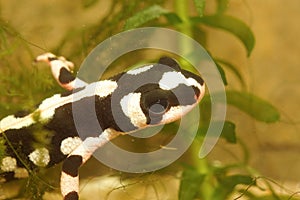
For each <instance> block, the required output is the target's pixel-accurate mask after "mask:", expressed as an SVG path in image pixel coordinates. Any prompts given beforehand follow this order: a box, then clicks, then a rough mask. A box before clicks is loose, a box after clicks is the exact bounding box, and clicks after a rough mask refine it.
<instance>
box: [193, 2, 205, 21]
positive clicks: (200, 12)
mask: <svg viewBox="0 0 300 200" xmlns="http://www.w3.org/2000/svg"><path fill="white" fill-rule="evenodd" d="M205 2H206V0H194V4H195V6H196V10H197V12H198V15H199V16H200V17H202V16H203V15H204V9H205Z"/></svg>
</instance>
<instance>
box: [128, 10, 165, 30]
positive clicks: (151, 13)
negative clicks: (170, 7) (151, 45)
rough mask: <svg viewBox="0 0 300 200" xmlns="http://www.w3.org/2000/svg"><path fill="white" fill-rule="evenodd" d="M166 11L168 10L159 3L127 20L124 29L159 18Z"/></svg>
mask: <svg viewBox="0 0 300 200" xmlns="http://www.w3.org/2000/svg"><path fill="white" fill-rule="evenodd" d="M165 13H167V10H165V9H163V8H162V7H160V6H159V5H153V6H150V7H148V8H146V9H144V10H142V11H141V12H138V13H136V14H135V15H133V16H132V17H130V18H129V19H128V20H126V22H125V26H124V30H129V29H133V28H137V27H139V26H141V25H143V24H145V23H147V22H149V21H151V20H153V19H156V18H159V17H160V16H162V15H164V14H165Z"/></svg>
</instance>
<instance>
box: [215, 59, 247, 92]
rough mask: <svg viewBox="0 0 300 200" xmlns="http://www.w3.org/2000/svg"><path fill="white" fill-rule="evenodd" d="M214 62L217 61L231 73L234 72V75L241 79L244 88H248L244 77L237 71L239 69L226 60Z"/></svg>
mask: <svg viewBox="0 0 300 200" xmlns="http://www.w3.org/2000/svg"><path fill="white" fill-rule="evenodd" d="M214 60H215V61H217V62H218V63H219V64H222V65H224V66H226V67H227V68H228V69H229V70H230V71H232V72H233V73H234V75H235V76H236V77H237V78H238V79H239V81H240V82H241V84H242V86H243V87H246V83H245V81H244V79H243V77H242V75H241V74H240V72H239V71H238V70H237V67H235V66H234V65H233V64H231V63H229V62H227V61H225V60H222V59H218V58H214Z"/></svg>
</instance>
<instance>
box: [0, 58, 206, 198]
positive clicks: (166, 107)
mask: <svg viewBox="0 0 300 200" xmlns="http://www.w3.org/2000/svg"><path fill="white" fill-rule="evenodd" d="M36 61H43V62H46V63H48V64H49V65H50V67H51V71H52V74H53V76H54V78H55V79H56V81H57V82H58V83H59V85H60V86H62V87H63V88H65V89H66V90H68V92H66V93H64V94H55V95H53V96H52V97H49V98H47V99H45V100H43V101H42V102H41V103H40V104H39V105H38V107H37V108H36V110H35V111H34V112H32V113H29V114H26V115H24V114H23V115H20V114H18V115H17V114H16V115H9V116H7V117H5V118H3V119H2V120H1V121H0V137H3V138H4V139H5V145H6V147H7V148H6V156H5V157H4V158H3V159H2V160H0V179H1V180H2V181H5V180H10V179H13V178H23V177H26V176H28V172H27V170H26V169H34V168H36V167H51V166H53V165H55V164H57V163H60V162H63V165H62V173H61V180H60V187H61V193H62V195H63V197H64V199H65V200H76V199H78V198H79V194H78V192H79V174H78V169H79V168H80V166H82V165H83V164H84V163H85V162H86V161H87V160H88V159H89V158H90V157H91V156H92V154H93V152H94V151H95V150H96V149H97V148H99V147H101V146H103V145H104V144H105V143H107V142H109V141H111V140H112V139H113V138H115V137H117V136H119V135H123V134H128V133H132V132H134V131H136V130H139V129H143V128H146V127H148V126H155V125H160V124H166V123H169V122H173V121H175V120H178V119H180V118H181V117H182V116H183V115H184V114H186V113H187V112H189V111H190V110H191V109H192V108H193V107H194V106H196V105H197V104H198V103H199V101H200V100H201V99H202V97H203V96H204V92H205V84H204V81H203V80H202V78H201V77H200V76H198V75H196V74H193V73H191V72H189V71H186V70H183V69H181V68H180V66H179V64H178V63H177V62H176V61H175V60H173V59H171V58H168V57H163V58H161V59H160V60H159V62H158V63H156V64H152V65H147V66H143V67H140V68H137V69H133V70H129V71H127V72H122V73H120V74H118V75H116V76H113V77H111V78H108V79H106V80H101V81H98V82H94V83H90V84H87V83H86V82H84V81H82V80H80V79H78V78H76V77H74V76H73V75H72V70H73V66H74V65H73V63H71V62H70V61H67V60H66V59H65V58H63V57H57V56H55V55H54V54H52V53H45V54H43V55H40V56H38V57H37V58H36ZM149 79H151V80H150V81H147V82H146V83H145V84H143V82H144V81H145V80H149ZM137 85H141V86H140V87H138V88H136V86H137ZM88 102H93V103H94V105H95V113H96V118H97V121H98V123H99V125H100V128H101V130H96V129H94V128H93V127H91V126H90V125H89V123H88V122H89V120H90V119H91V118H93V117H94V116H95V114H91V113H90V110H89V109H85V105H86V104H87V103H88ZM74 107H76V108H78V109H79V110H77V112H78V111H79V112H80V116H81V119H82V120H80V122H82V123H79V126H80V127H78V124H75V119H74V115H73V109H74ZM112 109H113V110H114V111H112ZM113 113H117V118H118V120H117V121H116V120H115V117H116V116H114V114H113ZM79 118H80V117H79ZM77 120H78V119H77ZM76 125H77V126H76ZM35 126H39V127H42V128H43V129H45V130H47V131H49V132H50V133H51V134H50V135H49V136H48V139H49V144H45V145H44V146H43V145H39V146H38V147H36V145H33V144H34V143H36V142H37V140H36V138H35V134H34V133H33V131H32V130H33V129H34V127H35ZM78 128H79V129H80V130H81V132H82V131H84V134H83V135H82V134H81V135H80V136H79V135H78ZM20 159H21V160H20Z"/></svg>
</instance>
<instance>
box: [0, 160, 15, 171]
mask: <svg viewBox="0 0 300 200" xmlns="http://www.w3.org/2000/svg"><path fill="white" fill-rule="evenodd" d="M0 168H1V170H2V171H5V172H12V171H14V170H15V169H16V168H17V160H16V159H15V158H13V157H10V156H7V157H5V158H3V159H2V162H1V167H0Z"/></svg>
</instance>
